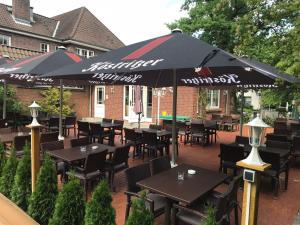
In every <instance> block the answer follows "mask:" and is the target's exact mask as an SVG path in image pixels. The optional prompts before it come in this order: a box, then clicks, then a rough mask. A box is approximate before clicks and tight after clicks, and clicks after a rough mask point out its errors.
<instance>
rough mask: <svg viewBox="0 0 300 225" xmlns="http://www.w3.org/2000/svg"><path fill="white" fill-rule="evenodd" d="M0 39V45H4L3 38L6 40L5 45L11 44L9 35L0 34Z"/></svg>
mask: <svg viewBox="0 0 300 225" xmlns="http://www.w3.org/2000/svg"><path fill="white" fill-rule="evenodd" d="M0 40H1V42H0V45H4V40H6V42H7V44H6V46H11V36H8V35H4V34H0ZM2 40H3V43H2Z"/></svg>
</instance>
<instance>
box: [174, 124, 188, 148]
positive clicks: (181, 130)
mask: <svg viewBox="0 0 300 225" xmlns="http://www.w3.org/2000/svg"><path fill="white" fill-rule="evenodd" d="M176 127H177V128H178V135H179V137H180V141H181V142H182V137H184V144H186V143H187V142H188V140H189V135H190V133H191V131H190V129H189V128H188V126H187V125H186V122H182V121H177V122H176Z"/></svg>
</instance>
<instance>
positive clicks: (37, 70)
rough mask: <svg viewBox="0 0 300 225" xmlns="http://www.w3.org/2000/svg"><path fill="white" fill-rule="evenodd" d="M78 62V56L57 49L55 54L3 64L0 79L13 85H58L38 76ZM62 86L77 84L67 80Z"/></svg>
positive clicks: (53, 81)
mask: <svg viewBox="0 0 300 225" xmlns="http://www.w3.org/2000/svg"><path fill="white" fill-rule="evenodd" d="M80 61H81V58H80V57H79V56H78V55H76V54H74V53H72V52H68V51H66V50H62V49H58V50H57V51H55V52H46V53H43V54H38V55H34V56H30V57H26V58H23V59H19V60H16V61H13V62H9V63H6V64H3V65H1V66H0V78H1V79H5V80H6V82H8V83H15V84H18V83H21V84H29V85H33V84H35V85H55V84H59V82H58V81H57V80H53V79H51V78H41V77H40V76H41V75H43V74H46V73H49V72H51V71H53V70H56V69H58V68H60V67H63V66H66V65H70V64H75V63H78V62H80ZM64 84H70V85H72V84H73V85H76V84H77V83H76V82H75V81H72V80H71V81H70V80H68V81H66V82H64Z"/></svg>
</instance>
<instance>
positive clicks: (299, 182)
mask: <svg viewBox="0 0 300 225" xmlns="http://www.w3.org/2000/svg"><path fill="white" fill-rule="evenodd" d="M244 133H246V132H244ZM238 134H239V132H224V131H219V132H218V138H217V143H216V144H213V145H211V146H206V147H202V146H200V145H196V144H194V145H193V146H192V147H191V146H190V145H189V144H187V145H184V144H183V143H180V146H179V158H178V163H179V164H180V163H188V164H192V165H196V166H200V167H203V168H206V169H210V170H214V171H218V168H219V158H218V154H219V144H220V143H231V142H233V141H234V139H235V136H236V135H238ZM244 135H245V134H244ZM71 138H74V137H73V135H71V136H69V137H68V138H66V140H65V146H69V139H71ZM115 143H116V145H119V144H120V142H119V138H116V142H115ZM147 160H148V159H147V158H145V162H146V161H147ZM140 163H143V161H142V160H140V159H135V160H133V159H132V158H130V159H129V166H134V165H138V164H140ZM283 176H284V175H283ZM281 183H282V185H281V187H280V191H279V195H278V197H277V198H275V197H274V196H273V192H272V186H271V182H270V180H269V179H264V180H263V181H262V186H261V187H262V188H261V194H260V199H259V213H258V224H259V225H271V224H272V225H294V223H295V220H296V215H297V212H298V210H299V209H300V160H298V162H296V163H293V165H292V168H291V169H290V175H289V186H288V190H287V191H284V189H283V184H284V182H283V179H282V182H281ZM115 186H116V192H114V193H113V194H112V196H113V207H114V208H115V209H116V223H117V225H123V224H124V215H125V206H126V196H125V195H124V191H125V188H126V183H125V177H124V173H123V172H120V173H118V174H116V176H115ZM224 187H225V186H224ZM224 187H220V189H223V188H224ZM238 195H239V197H238V198H239V203H240V205H241V204H242V189H240V190H239V194H238ZM239 213H241V212H239ZM240 218H241V215H240V214H239V219H240ZM163 219H164V218H163V216H161V217H159V218H158V219H157V220H156V223H155V224H156V225H163V221H164V220H163ZM231 224H234V220H233V219H232V221H231Z"/></svg>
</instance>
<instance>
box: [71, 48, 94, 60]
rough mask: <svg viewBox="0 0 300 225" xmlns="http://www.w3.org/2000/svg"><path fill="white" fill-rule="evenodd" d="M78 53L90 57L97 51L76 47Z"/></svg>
mask: <svg viewBox="0 0 300 225" xmlns="http://www.w3.org/2000/svg"><path fill="white" fill-rule="evenodd" d="M76 53H77V55H80V56H83V57H85V58H90V57H93V56H94V55H95V52H94V51H92V50H88V49H84V48H76Z"/></svg>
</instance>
